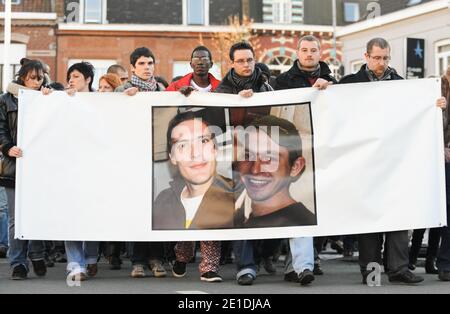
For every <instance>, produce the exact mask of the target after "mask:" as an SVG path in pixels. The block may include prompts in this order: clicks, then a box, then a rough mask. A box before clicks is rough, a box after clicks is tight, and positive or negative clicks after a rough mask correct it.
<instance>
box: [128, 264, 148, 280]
mask: <svg viewBox="0 0 450 314" xmlns="http://www.w3.org/2000/svg"><path fill="white" fill-rule="evenodd" d="M131 277H132V278H145V270H144V266H142V265H133V270H132V271H131Z"/></svg>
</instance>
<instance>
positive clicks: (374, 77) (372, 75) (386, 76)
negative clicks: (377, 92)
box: [366, 65, 397, 82]
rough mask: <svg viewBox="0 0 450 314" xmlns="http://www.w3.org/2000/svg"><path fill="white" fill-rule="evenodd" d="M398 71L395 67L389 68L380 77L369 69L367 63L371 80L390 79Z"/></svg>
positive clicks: (367, 72) (367, 71) (367, 70)
mask: <svg viewBox="0 0 450 314" xmlns="http://www.w3.org/2000/svg"><path fill="white" fill-rule="evenodd" d="M394 73H397V72H396V71H395V70H394V69H393V68H387V70H386V72H384V74H383V76H382V77H381V78H378V76H377V75H376V74H375V73H374V72H373V71H372V70H369V68H368V67H367V65H366V74H367V76H368V77H369V80H370V81H371V82H378V81H390V80H391V79H392V78H391V75H392V74H394Z"/></svg>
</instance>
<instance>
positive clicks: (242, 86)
mask: <svg viewBox="0 0 450 314" xmlns="http://www.w3.org/2000/svg"><path fill="white" fill-rule="evenodd" d="M260 76H261V70H260V69H258V68H255V71H253V74H252V76H249V77H242V76H239V75H237V74H236V72H235V71H234V69H231V71H230V74H229V77H228V79H229V80H230V81H231V82H233V84H234V85H235V86H236V87H237V88H238V89H239V90H247V89H254V87H256V86H257V82H258V79H259V78H260Z"/></svg>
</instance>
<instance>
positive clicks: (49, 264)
mask: <svg viewBox="0 0 450 314" xmlns="http://www.w3.org/2000/svg"><path fill="white" fill-rule="evenodd" d="M45 266H47V268H53V267H55V262H53V261H52V260H51V259H50V258H49V257H48V256H46V257H45Z"/></svg>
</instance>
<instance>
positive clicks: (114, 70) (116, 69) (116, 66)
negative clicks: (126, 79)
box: [106, 64, 127, 74]
mask: <svg viewBox="0 0 450 314" xmlns="http://www.w3.org/2000/svg"><path fill="white" fill-rule="evenodd" d="M119 71H122V72H127V70H126V69H125V68H124V67H123V66H121V65H120V64H113V65H112V66H110V67H109V68H108V71H106V72H107V73H113V74H117V72H119Z"/></svg>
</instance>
